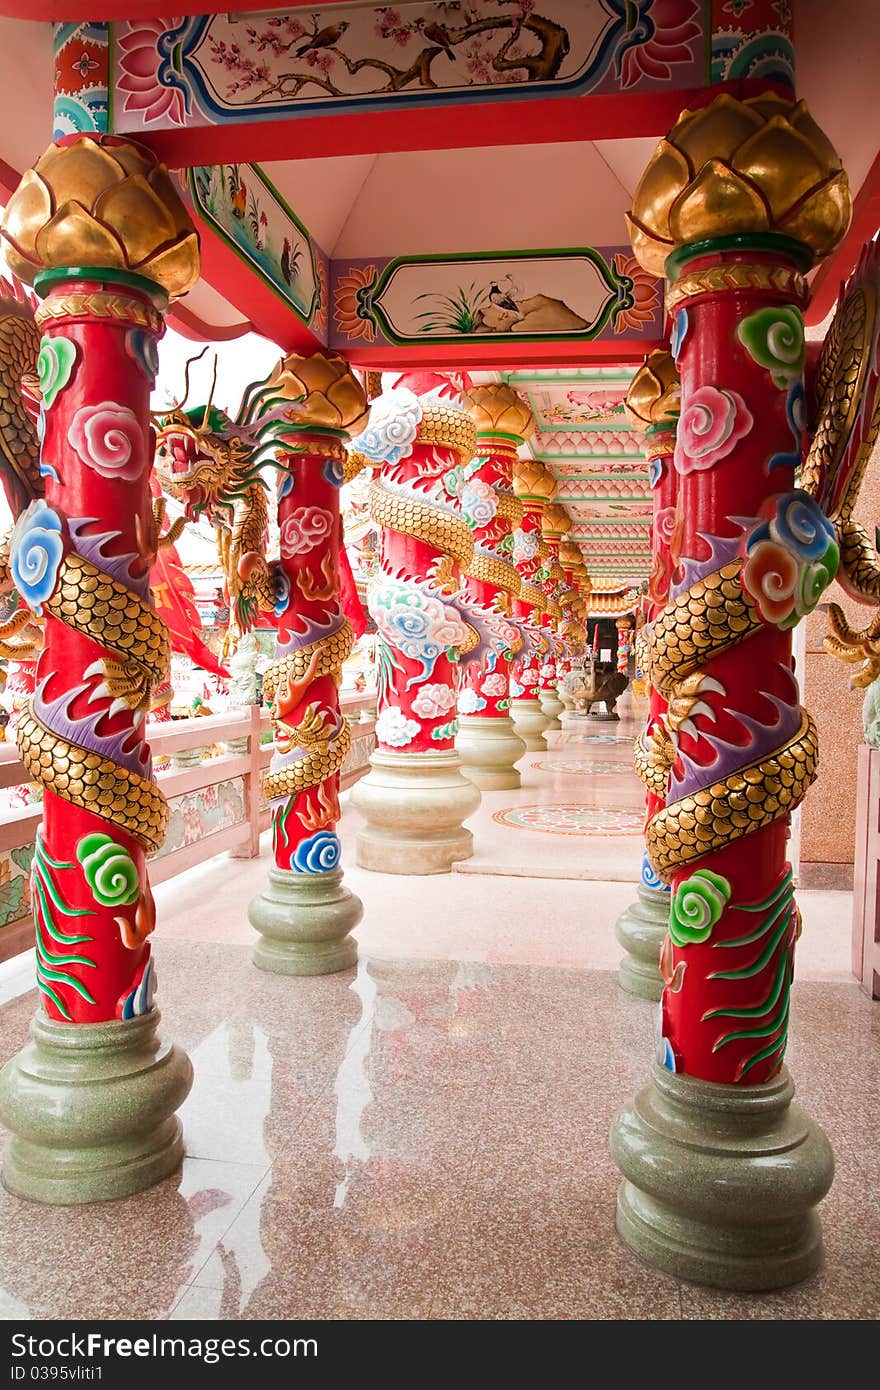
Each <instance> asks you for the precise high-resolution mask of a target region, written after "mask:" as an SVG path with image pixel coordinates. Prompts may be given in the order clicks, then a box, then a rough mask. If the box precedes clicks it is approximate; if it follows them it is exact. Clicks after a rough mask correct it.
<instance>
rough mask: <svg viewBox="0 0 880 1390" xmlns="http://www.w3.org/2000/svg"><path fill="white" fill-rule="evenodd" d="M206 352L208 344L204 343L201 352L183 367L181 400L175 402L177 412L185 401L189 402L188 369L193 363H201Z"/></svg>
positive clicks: (188, 360) (181, 408)
mask: <svg viewBox="0 0 880 1390" xmlns="http://www.w3.org/2000/svg"><path fill="white" fill-rule="evenodd" d="M207 351H208V344H207V343H205V346H204V347H203V348H202V350H201V352H197V353H196V355H195V357H188V358H187V360H186V366H185V367H184V369H183V386H184V391H183V400H182V401H178V402H177V408H178V410H183V407H184V406H185V405H186V403H187V401H188V400H189V369H190V367H191V366H192V364H193V362H201V360H202V358H203V357H204V355H205V353H206V352H207Z"/></svg>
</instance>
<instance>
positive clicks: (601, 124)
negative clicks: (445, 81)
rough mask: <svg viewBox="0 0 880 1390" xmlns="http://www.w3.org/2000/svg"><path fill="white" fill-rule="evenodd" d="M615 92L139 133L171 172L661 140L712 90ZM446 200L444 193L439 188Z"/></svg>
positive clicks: (746, 89) (740, 90)
mask: <svg viewBox="0 0 880 1390" xmlns="http://www.w3.org/2000/svg"><path fill="white" fill-rule="evenodd" d="M720 90H722V89H721V88H718V87H713V88H703V87H698V88H692V89H691V90H688V91H668V90H664V91H657V92H643V93H635V94H633V93H627V94H625V95H623V94H620V93H615V94H613V95H610V96H581V97H559V96H557V97H546V98H529V99H522V98H521V99H518V100H516V99H511V100H509V101H507V100H504V101H483V102H465V103H452V102H442V101H439V100H438V103H437V105H436V106H420V107H418V108H413V107H407V108H405V109H399V110H396V111H395V110H392V111H356V112H350V113H347V114H337V115H333V114H331V113H329V112H328V113H327V114H324V115H317V116H302V115H296V114H295V113H294V114H291V115H290V116H285V117H280V118H276V119H274V120H267V121H236V122H226V123H225V124H223V125H210V126H189V127H187V128H185V129H181V130H159V131H149V132H141V131H139V132H137V133H136V134H133V135H132V138H136V139H138V140H142V141H143V142H144V144H147V145H149V146H150V148H151V149H152V150H154V151H155V153H156V154H157V155H158V156H159V158H160V159H163V160H164V161H165V163H166V164H167V165H168V166H169V168H172V169H180V168H185V167H187V166H189V165H193V164H224V163H233V162H238V163H251V164H266V163H269V162H270V161H272V160H295V159H319V158H323V159H329V158H333V157H335V156H339V155H353V154H392V153H395V152H398V151H402V150H447V149H477V148H481V147H484V146H487V145H519V144H521V143H522V140H523V136H524V135H525V134H527V136H528V143H529V144H530V145H540V144H548V143H550V142H562V141H576V140H608V139H614V138H619V137H620V136H621V135H627V136H633V137H634V136H651V135H656V136H657V137H658V139H659V137H660V136H662V135H665V133H666V131H667V130H668V129H669V127H670V126H671V125H673V124H674V122H675V121H676V119H677V118H678V115H679V113H680V112H681V110H682V108H683V107H685V106H692V107H693V106H700V105H704V104H705V103H706V102H708V101H710V100H711V98H712V97H713V96H715V95H716V93H717V92H718V91H720ZM723 90H725V91H730V92H732V93H733V95H735V96H743V95H748V94H749V93H750V92H753V91H754V90H756V84H755V83H752V82H745V83H731V84H727V85H726V86H725V87H724V88H723ZM438 191H439V192H442V189H440V190H438Z"/></svg>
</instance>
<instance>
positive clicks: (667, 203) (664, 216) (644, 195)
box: [633, 140, 694, 239]
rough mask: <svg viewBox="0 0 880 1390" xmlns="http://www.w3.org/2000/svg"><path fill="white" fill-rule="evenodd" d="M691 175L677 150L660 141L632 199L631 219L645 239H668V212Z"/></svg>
mask: <svg viewBox="0 0 880 1390" xmlns="http://www.w3.org/2000/svg"><path fill="white" fill-rule="evenodd" d="M693 172H694V171H693V169H692V168H691V166H690V163H689V162H688V160H687V159H686V158H685V156H684V155H683V154H682V153H681V151H680V150H677V149H676V148H675V146H674V145H673V144H671V143H670V142H669V141H668V140H661V141H660V143H659V145H658V146H657V150H656V153H655V154H654V157H653V159H652V160H651V162H650V163H649V164H648V167H647V169H646V170H645V172H644V173H643V174H642V177H641V179H640V180H639V186H638V188H637V189H636V192H635V197H634V199H633V220H634V221H636V222H637V223H638V225H639V226H641V227H643V228H644V230H645V231H646V232H647V234H648V235H649V236H654V237H659V238H660V239H664V238H666V239H668V237H669V209H670V208H671V206H672V204H673V203H674V202H675V199H676V198H677V197H678V195H679V193H680V192H681V190H682V189H683V188H686V187H687V185H688V183H689V181H690V179H691V177H692V176H693Z"/></svg>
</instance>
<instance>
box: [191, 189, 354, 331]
mask: <svg viewBox="0 0 880 1390" xmlns="http://www.w3.org/2000/svg"><path fill="white" fill-rule="evenodd" d="M186 186H187V189H188V192H189V195H190V197H191V199H192V201H193V204H194V206H195V208H196V211H197V212H198V214H199V216H200V217H202V218H203V219H204V220H205V221H206V222H207V223H208V225H209V226H210V227H211V228H212V229H213V230H214V231H215V232H218V233H219V235H220V236H221V237H222V238H223V239H224V241H226V243H227V244H228V245H230V246H231V247H232V249H233V250H234V251H235V253H236V255H238V256H240V257H241V259H242V260H244V261H246V262H247V263H248V264H249V265H250V266H251V267H252V268H253V269H254V270H255V271H256V273H257V274H258V275H259V276H260V278H261V279H262V280H263V281H264V283H266V284H268V285H269V286H270V287H271V288H272V289H273V290H274V291H275V292H276V294H279V295H280V296H281V297H282V299H284V300H286V302H287V303H288V304H289V305H290V307H291V308H292V309H293V311H294V313H295V314H296V315H297V317H298V318H299V319H301V320H302V321H303V323H305V324H308V325H309V326H310V327H311V328H312V329H313V331H314V332H315V333H317V334H319V335H320V332H321V328H322V327H325V326H326V295H327V291H326V284H327V260H326V257H325V256H324V255H323V253H322V252H321V251H320V250H319V249H318V248H317V247H316V246H315V245H314V243H313V242H312V240H311V238H310V236H309V233H308V231H307V230H306V228H305V227H304V226H303V225H302V223H301V222H300V221H299V219H298V218H297V217H296V215H295V214H294V213H293V212H292V211H291V209H290V208H289V207H288V205H287V203H286V202H285V201H284V199H283V198H282V197H281V195H280V193H279V192H278V191H277V189H276V188H275V187H274V185H273V184H272V183H270V181H269V179H267V178H266V176H265V174H264V173H263V172H262V170H261V169H259V168H258V167H257V166H256V165H254V164H209V165H200V166H198V167H196V168H194V169H189V170H187V173H186Z"/></svg>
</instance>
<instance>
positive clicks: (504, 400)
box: [461, 382, 535, 443]
mask: <svg viewBox="0 0 880 1390" xmlns="http://www.w3.org/2000/svg"><path fill="white" fill-rule="evenodd" d="M461 403H462V406H463V407H464V409H465V410H466V411H467V413H468V415H470V417H471V419H472V420H473V422H474V424H475V425H476V427H477V433H478V434H508V435H515V436H516V437H517V439H519V441H520V443H522V442H523V441H525V440H526V439H528V438H529V437H530V435H531V434H532V432H533V430H534V428H535V417H534V416H533V414H532V412H531V410H530V409H529V407H528V406H527V405H526V403H525V401H524V400H523V398H522V396H520V395H518V394H517V392H516V391H514V389H513V387H512V386H507V385H505V384H504V383H503V382H490V383H488V384H487V385H485V386H471V387H470V388H469V390H467V391H465V392H464V394H463V395H462V398H461Z"/></svg>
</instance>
